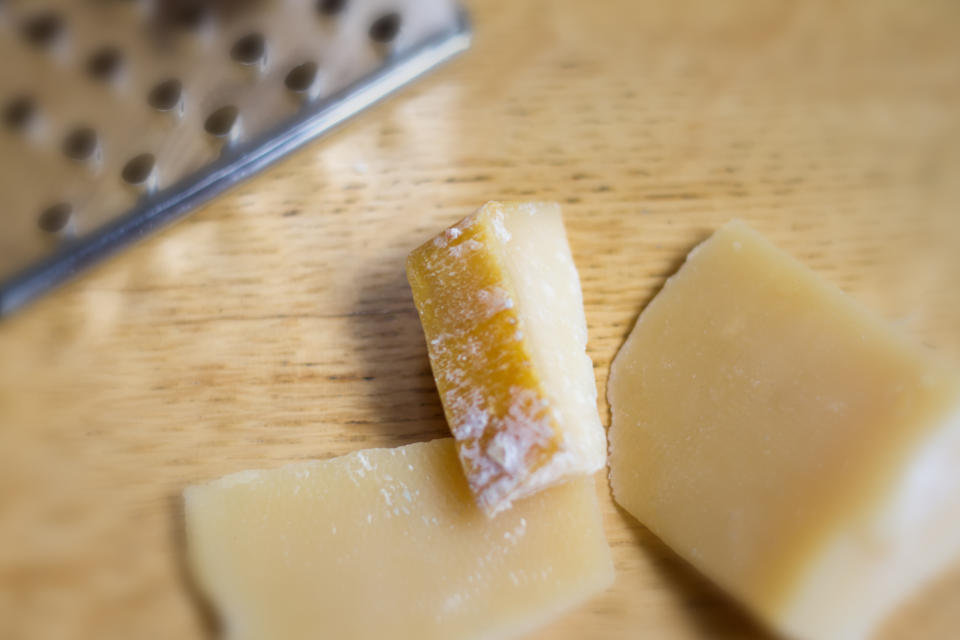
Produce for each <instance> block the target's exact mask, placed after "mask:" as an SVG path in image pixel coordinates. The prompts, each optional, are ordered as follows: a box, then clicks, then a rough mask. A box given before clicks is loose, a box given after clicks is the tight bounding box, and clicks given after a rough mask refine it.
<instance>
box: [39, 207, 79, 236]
mask: <svg viewBox="0 0 960 640" xmlns="http://www.w3.org/2000/svg"><path fill="white" fill-rule="evenodd" d="M72 216H73V206H71V205H70V203H69V202H58V203H57V204H55V205H53V206H50V207H47V208H46V209H44V210H43V211H42V212H41V213H40V217H39V218H38V219H37V226H39V227H40V229H41V230H42V231H45V232H47V233H60V232H61V231H63V230H64V229H66V228H67V224H68V223H69V222H70V218H71V217H72Z"/></svg>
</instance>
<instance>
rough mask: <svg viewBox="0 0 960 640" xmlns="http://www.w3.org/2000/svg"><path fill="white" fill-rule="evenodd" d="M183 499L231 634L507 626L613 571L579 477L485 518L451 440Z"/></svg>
mask: <svg viewBox="0 0 960 640" xmlns="http://www.w3.org/2000/svg"><path fill="white" fill-rule="evenodd" d="M184 498H185V505H186V526H187V541H188V551H189V558H190V563H191V566H192V569H193V572H194V575H195V576H196V579H197V582H198V584H199V586H200V587H201V588H202V590H203V591H204V592H205V593H206V594H207V596H208V597H209V598H210V600H211V601H212V604H213V605H214V606H215V607H216V608H217V610H218V611H219V612H220V614H221V617H222V619H223V622H224V627H225V632H226V636H227V637H228V638H232V639H234V640H258V639H263V640H270V639H274V638H283V639H284V640H300V639H304V640H306V639H309V640H316V639H317V638H417V639H418V640H419V639H429V638H442V639H447V638H500V637H508V636H513V635H515V634H517V633H520V632H523V631H527V630H529V629H531V628H533V627H535V626H538V625H540V624H542V623H544V622H546V621H547V620H549V619H550V618H551V617H553V616H555V615H557V614H559V613H560V612H562V611H564V610H566V609H567V608H569V607H572V606H574V605H576V604H577V603H579V602H581V601H583V600H585V599H586V598H588V597H589V596H591V595H593V594H595V593H597V592H598V591H600V590H602V589H604V588H606V587H607V586H609V585H610V583H611V581H612V579H613V567H612V564H611V559H610V550H609V548H608V547H607V543H606V540H605V539H604V535H603V528H602V525H601V521H600V512H599V507H598V504H597V499H596V493H595V491H594V484H593V479H592V478H580V479H578V480H576V481H574V482H570V483H568V484H565V485H563V486H559V487H556V488H554V489H551V490H550V491H547V492H544V493H542V494H540V495H537V496H534V497H531V498H529V499H527V500H525V501H523V502H521V503H518V504H517V505H516V507H515V508H514V509H512V510H511V511H509V512H507V513H504V514H501V515H499V516H498V517H496V518H494V519H490V518H488V517H487V516H486V515H485V514H484V513H482V512H481V511H480V510H479V509H477V507H476V505H475V504H474V502H473V500H472V498H471V495H470V491H469V489H468V487H467V485H466V482H465V481H464V479H463V472H462V471H461V469H460V465H459V462H458V460H457V456H456V452H455V449H454V445H453V441H452V440H451V439H450V438H444V439H441V440H434V441H432V442H428V443H420V444H413V445H409V446H405V447H399V448H396V449H371V450H367V451H361V452H357V453H353V454H350V455H347V456H343V457H341V458H336V459H333V460H326V461H317V462H306V463H300V464H293V465H289V466H286V467H282V468H279V469H275V470H271V471H247V472H241V473H237V474H234V475H230V476H226V477H225V478H222V479H220V480H218V481H215V482H213V483H210V484H207V485H202V486H195V487H190V488H189V489H187V490H186V492H185V494H184Z"/></svg>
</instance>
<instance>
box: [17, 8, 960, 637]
mask: <svg viewBox="0 0 960 640" xmlns="http://www.w3.org/2000/svg"><path fill="white" fill-rule="evenodd" d="M470 6H471V9H472V11H473V16H474V21H475V24H476V30H477V39H476V46H475V47H474V49H473V50H472V51H471V52H470V53H469V54H467V55H466V56H465V57H463V58H462V59H460V60H458V61H457V62H455V63H454V64H452V65H450V66H448V67H446V68H445V69H444V70H442V71H441V72H439V73H438V74H435V75H433V76H431V77H430V78H429V79H427V80H425V81H424V82H422V83H419V84H417V85H416V86H415V87H414V88H412V89H411V90H408V91H406V92H405V93H403V94H402V95H401V96H399V97H396V98H394V99H391V100H390V101H388V102H387V103H385V104H383V105H381V106H379V107H377V108H375V109H373V110H372V111H370V112H368V113H366V114H364V115H362V116H361V117H359V118H358V119H357V120H355V121H353V122H352V123H350V124H349V125H347V126H346V127H344V128H343V129H342V130H340V131H339V132H338V133H336V134H334V135H333V136H332V137H330V138H328V139H327V140H325V141H323V142H320V143H317V144H314V145H311V146H309V147H308V148H306V149H304V150H303V151H301V152H299V153H298V154H296V155H294V156H293V157H291V158H289V159H287V160H286V161H284V162H282V163H281V164H280V165H278V166H276V167H275V168H273V169H272V170H270V171H268V172H267V173H265V174H263V175H261V176H259V177H258V178H256V179H254V180H252V181H251V182H248V183H246V184H245V185H244V186H242V187H240V188H238V189H236V190H235V191H233V192H232V193H230V194H229V195H227V196H225V197H223V198H221V199H219V200H217V201H216V202H214V203H213V204H211V205H210V206H208V207H206V208H205V209H204V210H202V211H201V212H198V213H197V214H196V215H194V216H193V217H191V218H189V219H188V220H186V221H185V222H183V223H181V224H179V225H177V226H176V227H174V228H171V229H168V230H166V231H164V232H162V233H160V234H159V235H157V236H154V237H152V238H150V239H148V240H147V241H145V242H144V243H143V244H141V245H140V246H138V247H136V248H134V249H133V250H130V251H128V252H127V253H125V254H123V255H122V256H120V257H119V258H116V259H114V260H112V261H110V262H109V263H108V264H105V265H102V266H101V267H98V268H97V269H95V270H94V271H92V272H90V273H87V274H85V275H83V276H82V277H81V278H79V279H78V280H77V281H76V282H74V283H72V284H70V285H68V286H67V287H65V288H63V289H62V290H60V291H58V292H56V293H55V294H53V295H50V296H48V297H46V298H45V299H43V300H41V301H40V302H38V303H36V304H35V305H33V306H32V307H30V308H28V309H26V310H24V311H23V312H21V313H19V314H18V315H16V316H14V317H13V318H11V319H9V320H8V321H6V322H4V323H3V324H2V325H0V354H2V356H0V638H3V639H4V640H6V639H10V640H20V639H26V638H31V639H32V638H78V639H86V638H91V639H92V638H96V639H98V640H102V639H111V638H124V639H127V638H147V639H150V638H164V639H166V638H184V639H189V638H201V637H204V636H205V635H206V634H207V633H208V631H207V625H206V623H205V618H204V616H203V613H202V610H201V609H200V608H199V607H198V606H197V605H196V602H195V599H194V598H193V596H192V594H191V592H190V590H189V588H188V583H187V581H186V580H185V574H184V572H183V568H182V564H181V548H180V538H179V536H180V532H181V528H180V527H181V523H180V516H179V510H180V503H179V494H180V491H181V490H182V489H183V487H184V486H186V485H188V484H191V483H195V482H200V481H204V480H207V479H211V478H214V477H217V476H219V475H221V474H225V473H229V472H233V471H238V470H241V469H247V468H255V467H275V466H279V465H281V464H284V463H286V462H289V461H291V460H301V459H308V458H325V457H330V456H335V455H339V454H343V453H346V452H348V451H353V450H356V449H360V448H364V447H371V446H392V445H399V444H403V443H408V442H414V441H419V440H425V439H429V438H433V437H437V436H440V435H443V434H444V433H445V424H444V421H443V417H442V413H441V408H440V404H439V402H438V399H437V396H436V392H435V389H434V385H433V380H432V378H431V376H430V370H429V365H428V362H427V357H426V350H425V348H424V344H423V338H422V335H421V332H420V327H419V324H418V320H417V316H416V313H415V311H414V308H413V304H412V301H411V296H410V293H409V290H408V287H407V285H406V282H405V279H404V273H403V260H404V257H405V255H406V253H407V252H408V251H409V250H410V249H412V248H413V247H415V246H416V245H417V244H418V243H420V242H422V241H423V240H424V239H426V238H427V237H429V236H431V235H433V234H434V233H436V232H437V231H438V230H439V229H441V228H443V227H445V226H447V225H449V224H451V223H452V222H454V221H456V220H458V219H459V218H460V217H462V216H463V215H465V214H467V213H469V212H470V211H471V210H473V209H474V208H476V207H477V206H478V205H479V204H481V203H482V202H483V201H485V200H488V199H550V200H557V201H559V202H561V203H562V204H563V207H564V211H565V217H566V222H567V226H568V232H569V237H570V242H571V245H572V248H573V252H574V257H575V259H576V261H577V264H578V267H579V269H580V273H581V277H582V282H583V289H584V295H585V299H586V312H587V318H588V321H589V325H590V339H591V342H590V352H591V355H592V357H593V358H594V362H595V363H596V375H597V383H598V385H601V386H600V388H601V389H603V385H604V384H605V382H606V377H607V370H608V366H609V364H610V361H611V359H612V357H613V355H614V354H615V352H616V350H617V348H618V347H619V345H620V344H621V342H622V340H623V339H624V337H625V336H626V334H627V332H628V331H629V330H630V328H631V325H632V323H633V321H634V319H635V318H636V315H637V313H638V311H639V310H640V309H641V308H642V307H643V306H644V304H646V302H648V301H649V300H650V298H651V297H652V296H653V295H654V293H655V292H656V290H657V288H658V287H659V286H660V285H661V284H662V283H663V281H664V278H665V277H666V276H667V275H669V274H670V273H671V272H673V271H674V270H675V269H676V268H677V266H678V265H679V263H680V261H681V260H682V258H683V256H684V254H685V253H686V251H687V250H688V249H690V248H691V247H692V246H693V245H694V244H695V243H696V242H698V241H699V240H701V239H703V238H704V237H705V236H706V235H707V234H709V233H710V231H711V230H713V229H715V228H716V227H717V226H718V225H720V224H722V223H723V222H725V221H726V220H728V219H730V218H732V217H740V218H743V219H745V220H747V221H748V222H749V223H750V224H752V225H753V226H755V227H756V228H757V229H758V230H760V231H761V232H763V233H764V234H766V235H767V236H768V237H770V238H771V239H772V240H773V241H774V242H776V243H777V244H779V245H780V246H781V247H783V248H784V249H786V250H787V251H789V252H791V253H793V254H794V255H796V256H798V257H799V258H800V259H802V260H803V261H804V262H806V263H807V264H809V265H810V266H811V267H813V268H814V269H815V270H816V271H818V272H819V273H821V274H822V275H823V276H824V277H826V278H828V279H829V280H831V281H833V282H835V283H837V284H838V285H840V286H841V287H842V288H844V289H845V290H847V291H848V292H850V293H851V294H853V295H854V296H855V297H856V298H858V299H859V300H861V301H862V302H864V303H865V304H866V305H867V306H869V307H871V308H873V309H875V310H876V311H877V312H878V313H879V314H881V315H882V316H884V317H886V318H888V319H889V320H890V321H891V322H893V323H895V324H897V325H899V326H900V327H901V328H902V329H903V330H904V331H906V332H908V333H909V334H911V335H913V336H915V337H917V338H918V339H920V340H923V341H926V342H928V343H930V344H932V345H933V346H935V347H936V348H937V349H938V350H939V351H940V352H941V353H943V354H944V355H946V356H947V357H949V358H952V359H953V360H954V361H960V331H958V328H960V290H958V288H957V284H956V283H957V282H958V281H960V211H958V206H960V205H958V203H960V180H958V178H957V176H958V175H960V39H958V38H957V33H958V32H960V3H957V2H955V1H953V0H924V1H920V2H913V1H911V0H883V1H881V2H874V3H864V2H855V1H853V0H844V1H839V2H838V1H833V0H822V1H821V0H810V1H806V2H795V3H779V2H777V3H771V2H760V1H757V2H751V1H746V0H734V1H728V2H723V3H716V2H693V1H690V0H682V1H676V2H656V1H655V0H643V1H638V0H621V1H610V2H605V3H601V2H582V1H580V0H562V1H549V2H548V1H547V0H531V1H527V2H516V1H515V0H484V1H480V0H477V1H476V2H472V3H471V5H470ZM601 396H602V394H601ZM600 409H601V412H602V413H601V415H602V416H603V417H604V420H605V421H607V420H608V411H607V407H606V404H605V401H604V400H603V399H601V407H600ZM598 492H599V494H600V495H601V498H602V501H603V504H604V509H605V514H604V517H605V525H606V530H607V534H608V537H609V540H610V543H611V545H612V547H613V552H614V556H615V561H616V568H617V572H618V575H617V581H616V584H615V585H614V587H613V588H612V589H610V590H609V591H608V592H606V593H605V594H603V595H602V596H600V597H598V598H596V599H595V600H593V601H591V602H590V603H588V604H586V605H585V606H583V607H582V608H580V609H579V610H577V611H576V612H574V613H571V614H570V615H568V616H566V617H565V618H564V619H562V620H560V621H558V622H557V623H555V624H554V625H552V626H550V627H548V628H547V629H545V630H544V631H542V632H541V633H539V634H535V637H538V638H586V637H590V638H634V637H656V638H698V637H709V638H719V637H724V638H733V637H738V638H739V637H757V636H761V634H760V632H759V631H758V630H757V629H756V628H754V627H753V626H752V625H751V623H750V622H749V621H748V620H747V619H746V618H745V617H744V616H743V614H741V613H740V612H739V610H738V609H737V608H736V607H734V606H732V605H730V604H729V603H728V602H726V601H725V600H724V598H723V597H722V596H721V595H719V594H718V593H717V592H716V591H715V590H714V589H713V588H712V587H710V586H709V585H707V584H706V583H705V582H704V581H703V580H702V579H701V578H700V577H699V576H697V575H696V574H695V573H694V572H693V571H691V570H689V569H688V568H687V567H686V566H684V565H683V563H682V561H680V560H678V559H677V558H676V557H675V556H673V555H672V554H671V553H670V552H669V551H668V550H667V549H666V548H665V547H664V546H663V545H662V544H660V543H659V542H658V541H657V540H656V539H655V538H654V537H653V536H652V535H651V534H650V533H649V532H647V531H646V530H645V529H644V528H643V527H641V526H640V525H639V524H638V523H637V522H635V521H634V520H633V519H632V518H630V516H629V515H627V514H626V513H625V512H623V511H621V510H619V509H618V508H617V507H616V506H615V505H614V504H613V502H612V501H611V500H610V498H609V494H608V491H607V488H606V483H605V481H604V480H602V479H600V480H598ZM945 584H947V585H948V586H947V587H946V588H943V587H941V588H940V589H939V593H940V594H941V595H940V597H941V601H942V602H944V603H951V602H952V603H953V604H954V606H953V610H954V611H956V609H958V607H956V606H955V605H956V602H957V588H956V586H955V585H957V584H958V583H957V582H956V581H953V582H952V583H951V582H949V581H947V582H946V583H945ZM951 584H952V585H954V586H953V587H952V588H950V586H949V585H951ZM925 602H927V603H928V604H926V605H924V606H926V607H927V609H928V610H929V607H930V605H929V602H930V601H929V600H928V601H925ZM919 610H920V611H924V608H923V606H920V609H919ZM935 610H936V611H939V612H941V613H942V612H943V611H948V610H949V609H948V608H947V607H946V605H943V606H940V607H938V608H935ZM904 624H907V623H903V622H901V623H899V627H898V626H897V625H896V624H895V625H893V626H892V628H894V629H896V628H899V629H900V631H899V632H896V633H895V635H897V636H898V637H910V633H909V629H910V628H911V627H910V626H909V624H907V626H904ZM942 628H943V629H949V628H950V625H949V624H944V626H942ZM955 628H956V627H955V626H954V627H953V629H955ZM904 629H906V630H907V631H906V632H905V631H904Z"/></svg>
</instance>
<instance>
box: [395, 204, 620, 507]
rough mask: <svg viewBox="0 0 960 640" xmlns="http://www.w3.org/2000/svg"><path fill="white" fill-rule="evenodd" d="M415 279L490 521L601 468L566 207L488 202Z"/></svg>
mask: <svg viewBox="0 0 960 640" xmlns="http://www.w3.org/2000/svg"><path fill="white" fill-rule="evenodd" d="M407 276H408V278H409V280H410V286H411V288H412V289H413V297H414V300H415V302H416V305H417V310H418V311H419V313H420V320H421V322H422V324H423V330H424V334H425V335H426V338H427V349H428V351H429V353H430V363H431V365H432V367H433V373H434V377H435V378H436V381H437V388H438V390H439V392H440V398H441V400H442V402H443V408H444V411H445V413H446V416H447V421H448V423H449V424H450V430H451V431H452V432H453V436H454V438H455V439H456V442H457V449H458V453H459V455H460V460H461V462H462V463H463V468H464V470H465V471H466V475H467V480H468V482H469V484H470V488H471V489H472V490H473V493H474V495H475V496H476V498H477V502H478V504H479V505H480V506H481V507H482V508H483V509H484V510H486V511H487V512H488V513H495V512H497V511H499V510H501V509H503V508H506V507H508V506H510V503H511V502H512V501H513V500H516V499H517V498H520V497H523V496H526V495H529V494H531V493H534V492H536V491H538V490H539V489H542V488H544V487H547V486H550V485H552V484H556V483H557V482H560V481H562V480H565V479H567V478H569V477H571V476H573V475H576V474H584V473H593V472H594V471H597V470H598V469H600V468H601V467H602V466H603V463H604V460H605V457H606V451H605V448H606V443H605V438H604V432H603V426H602V425H601V423H600V418H599V416H598V414H597V407H596V385H595V382H594V377H593V367H592V364H591V362H590V358H589V356H587V354H586V351H585V349H586V344H587V327H586V320H585V318H584V314H583V299H582V294H581V292H580V280H579V278H578V277H577V271H576V267H575V266H574V264H573V258H572V256H571V255H570V248H569V246H568V244H567V238H566V233H565V231H564V227H563V220H562V218H561V214H560V208H559V206H558V205H556V204H552V203H512V204H508V203H499V202H490V203H487V204H486V205H484V207H483V208H481V209H480V210H479V211H478V212H477V213H475V214H473V215H471V216H469V217H467V218H466V219H464V220H463V221H461V222H460V223H458V224H457V225H455V226H453V227H451V228H449V229H447V230H446V231H444V232H443V233H441V234H440V235H439V236H437V237H436V238H434V239H433V240H431V241H429V242H427V243H426V244H424V245H423V246H421V247H420V248H418V249H417V250H415V251H414V252H413V253H412V254H411V255H410V257H409V259H408V261H407Z"/></svg>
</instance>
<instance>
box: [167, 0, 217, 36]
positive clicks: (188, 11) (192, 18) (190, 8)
mask: <svg viewBox="0 0 960 640" xmlns="http://www.w3.org/2000/svg"><path fill="white" fill-rule="evenodd" d="M208 15H209V11H208V10H207V7H206V5H205V4H204V3H203V2H201V1H200V0H193V1H188V2H182V3H180V6H179V7H177V8H176V12H175V13H174V16H173V20H174V22H175V23H176V25H177V26H179V27H180V28H182V29H187V30H190V31H193V30H195V29H199V28H200V27H201V26H203V23H204V22H205V21H206V20H207V16H208Z"/></svg>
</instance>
